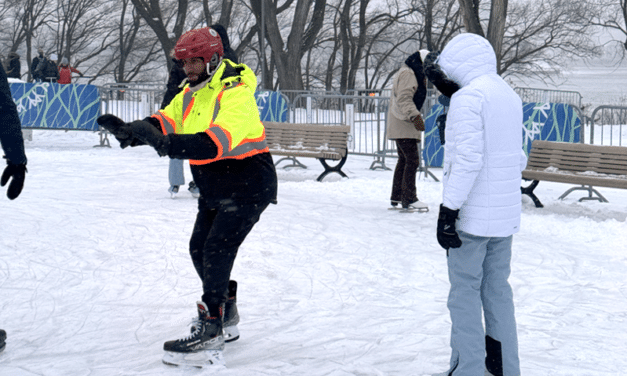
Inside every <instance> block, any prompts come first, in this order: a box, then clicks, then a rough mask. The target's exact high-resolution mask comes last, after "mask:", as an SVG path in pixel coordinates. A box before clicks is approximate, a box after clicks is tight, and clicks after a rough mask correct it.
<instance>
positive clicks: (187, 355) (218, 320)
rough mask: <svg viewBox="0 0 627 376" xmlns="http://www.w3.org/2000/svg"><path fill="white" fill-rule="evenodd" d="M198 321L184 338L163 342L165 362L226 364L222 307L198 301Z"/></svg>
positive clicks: (201, 365)
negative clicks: (209, 305) (208, 305)
mask: <svg viewBox="0 0 627 376" xmlns="http://www.w3.org/2000/svg"><path fill="white" fill-rule="evenodd" d="M197 305H198V323H197V324H196V325H195V326H194V330H193V332H192V333H191V334H190V335H189V336H187V337H185V338H182V339H177V340H174V341H168V342H166V343H165V344H163V350H164V351H165V355H164V356H163V363H165V364H169V365H175V366H184V365H188V366H194V367H199V368H202V367H211V366H224V358H223V357H222V350H224V336H223V334H222V308H220V307H216V308H214V307H212V308H211V310H210V309H209V308H208V307H207V305H206V304H205V303H203V302H198V303H197Z"/></svg>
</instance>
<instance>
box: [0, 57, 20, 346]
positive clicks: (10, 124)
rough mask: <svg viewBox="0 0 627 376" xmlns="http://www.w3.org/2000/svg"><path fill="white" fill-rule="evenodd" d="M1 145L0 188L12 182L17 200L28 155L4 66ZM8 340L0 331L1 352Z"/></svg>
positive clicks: (10, 190) (0, 70)
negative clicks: (0, 169)
mask: <svg viewBox="0 0 627 376" xmlns="http://www.w3.org/2000/svg"><path fill="white" fill-rule="evenodd" d="M0 144H1V145H2V150H3V151H4V158H5V159H6V161H7V166H6V167H5V169H4V172H3V173H2V176H1V177H0V186H2V187H4V186H5V185H6V184H7V183H9V181H10V183H9V187H8V189H7V197H8V198H9V200H15V199H16V198H17V196H19V195H20V193H22V188H24V179H25V177H26V154H25V153H24V138H23V136H22V125H21V123H20V117H19V115H18V113H17V107H16V106H15V102H14V101H13V96H12V95H11V88H10V87H9V81H8V78H7V75H6V72H5V71H4V67H3V66H2V64H0ZM6 339H7V332H6V331H4V330H2V329H0V352H1V351H3V350H4V349H5V347H6Z"/></svg>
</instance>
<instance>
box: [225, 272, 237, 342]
mask: <svg viewBox="0 0 627 376" xmlns="http://www.w3.org/2000/svg"><path fill="white" fill-rule="evenodd" d="M237 324H239V312H238V311H237V282H236V281H229V297H228V299H227V300H226V303H225V304H224V320H223V327H224V342H233V341H236V340H237V339H238V338H239V329H237Z"/></svg>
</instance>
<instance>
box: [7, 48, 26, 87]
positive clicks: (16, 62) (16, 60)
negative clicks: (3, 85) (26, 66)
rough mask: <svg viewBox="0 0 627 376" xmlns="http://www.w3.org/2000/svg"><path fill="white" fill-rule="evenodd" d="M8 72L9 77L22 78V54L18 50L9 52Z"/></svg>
mask: <svg viewBox="0 0 627 376" xmlns="http://www.w3.org/2000/svg"><path fill="white" fill-rule="evenodd" d="M6 67H7V70H6V74H7V77H9V78H17V79H18V80H19V79H20V78H22V64H21V63H20V55H19V54H18V53H17V52H13V51H11V52H9V54H8V55H7V62H6Z"/></svg>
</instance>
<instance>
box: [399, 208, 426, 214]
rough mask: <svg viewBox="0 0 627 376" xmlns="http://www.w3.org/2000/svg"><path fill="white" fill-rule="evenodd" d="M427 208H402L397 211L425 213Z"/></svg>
mask: <svg viewBox="0 0 627 376" xmlns="http://www.w3.org/2000/svg"><path fill="white" fill-rule="evenodd" d="M428 211H429V208H416V209H402V210H400V211H399V213H427V212H428Z"/></svg>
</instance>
